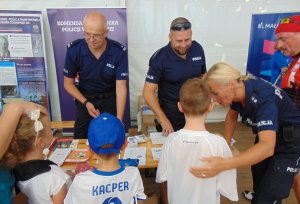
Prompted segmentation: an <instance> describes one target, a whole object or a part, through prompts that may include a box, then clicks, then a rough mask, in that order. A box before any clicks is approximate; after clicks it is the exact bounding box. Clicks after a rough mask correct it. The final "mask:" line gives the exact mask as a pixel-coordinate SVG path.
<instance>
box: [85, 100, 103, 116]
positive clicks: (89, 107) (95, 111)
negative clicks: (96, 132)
mask: <svg viewBox="0 0 300 204" xmlns="http://www.w3.org/2000/svg"><path fill="white" fill-rule="evenodd" d="M86 109H87V110H88V112H89V114H90V116H92V117H93V118H95V117H97V116H98V115H100V111H99V109H95V106H94V104H92V103H91V102H87V104H86Z"/></svg>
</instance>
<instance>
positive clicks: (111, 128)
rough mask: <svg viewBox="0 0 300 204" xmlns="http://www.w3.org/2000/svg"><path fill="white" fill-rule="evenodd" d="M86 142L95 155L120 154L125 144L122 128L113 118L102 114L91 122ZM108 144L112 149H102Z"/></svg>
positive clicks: (118, 121) (119, 122) (120, 123)
mask: <svg viewBox="0 0 300 204" xmlns="http://www.w3.org/2000/svg"><path fill="white" fill-rule="evenodd" d="M88 141H89V145H90V147H91V148H92V150H93V151H94V152H95V153H96V154H109V153H120V150H121V148H122V146H123V144H124V142H125V130H124V126H123V124H122V122H121V121H120V120H119V119H118V118H116V117H115V116H113V115H111V114H109V113H102V114H100V115H99V116H97V117H96V118H94V119H93V120H92V121H91V123H90V126H89V130H88ZM108 144H111V145H112V147H102V146H103V145H108Z"/></svg>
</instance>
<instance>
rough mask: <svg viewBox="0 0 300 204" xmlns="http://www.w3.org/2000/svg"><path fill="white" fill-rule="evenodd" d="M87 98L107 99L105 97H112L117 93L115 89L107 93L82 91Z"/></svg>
mask: <svg viewBox="0 0 300 204" xmlns="http://www.w3.org/2000/svg"><path fill="white" fill-rule="evenodd" d="M82 94H83V95H84V96H85V97H86V98H87V99H89V100H93V99H105V98H110V97H112V96H115V95H116V92H115V91H110V92H106V93H94V94H86V93H82Z"/></svg>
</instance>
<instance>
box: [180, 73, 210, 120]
mask: <svg viewBox="0 0 300 204" xmlns="http://www.w3.org/2000/svg"><path fill="white" fill-rule="evenodd" d="M179 99H180V103H181V106H182V109H183V112H184V114H185V115H190V116H198V115H203V114H204V113H206V112H207V110H208V107H209V105H210V104H211V101H212V100H211V91H210V88H209V86H208V85H207V84H206V83H205V82H204V81H203V80H202V79H201V78H193V79H189V80H187V81H186V82H185V83H184V84H183V85H182V87H181V89H180V93H179Z"/></svg>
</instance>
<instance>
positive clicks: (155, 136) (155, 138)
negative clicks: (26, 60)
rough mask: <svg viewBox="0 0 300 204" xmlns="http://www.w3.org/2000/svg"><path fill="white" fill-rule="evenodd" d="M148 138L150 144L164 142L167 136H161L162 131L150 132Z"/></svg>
mask: <svg viewBox="0 0 300 204" xmlns="http://www.w3.org/2000/svg"><path fill="white" fill-rule="evenodd" d="M150 139H151V141H152V144H164V143H165V141H166V140H167V137H165V136H163V134H162V132H151V133H150Z"/></svg>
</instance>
